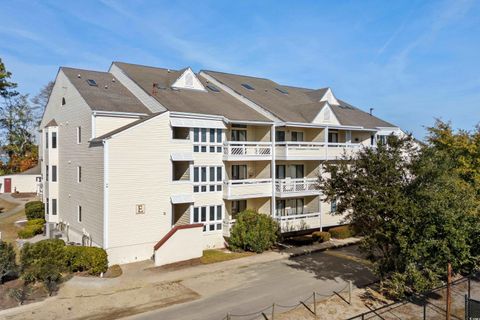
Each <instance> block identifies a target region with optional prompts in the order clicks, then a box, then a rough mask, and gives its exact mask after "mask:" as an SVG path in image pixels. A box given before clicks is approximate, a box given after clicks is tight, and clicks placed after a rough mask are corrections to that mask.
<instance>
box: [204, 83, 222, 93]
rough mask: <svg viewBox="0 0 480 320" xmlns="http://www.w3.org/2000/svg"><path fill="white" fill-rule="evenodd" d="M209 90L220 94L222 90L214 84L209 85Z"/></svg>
mask: <svg viewBox="0 0 480 320" xmlns="http://www.w3.org/2000/svg"><path fill="white" fill-rule="evenodd" d="M207 88H208V89H210V91H213V92H220V90H219V89H218V88H217V87H215V86H214V85H213V84H207Z"/></svg>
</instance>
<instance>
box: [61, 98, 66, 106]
mask: <svg viewBox="0 0 480 320" xmlns="http://www.w3.org/2000/svg"><path fill="white" fill-rule="evenodd" d="M66 104H67V102H66V101H65V97H63V98H62V106H64V105H66Z"/></svg>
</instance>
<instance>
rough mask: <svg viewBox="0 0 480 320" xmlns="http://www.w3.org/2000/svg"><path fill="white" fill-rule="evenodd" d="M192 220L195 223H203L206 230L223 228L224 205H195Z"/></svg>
mask: <svg viewBox="0 0 480 320" xmlns="http://www.w3.org/2000/svg"><path fill="white" fill-rule="evenodd" d="M192 220H193V221H192V222H193V223H203V231H204V232H209V231H219V230H222V221H223V210H222V206H221V205H216V206H205V207H194V208H193V217H192Z"/></svg>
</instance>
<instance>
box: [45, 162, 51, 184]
mask: <svg viewBox="0 0 480 320" xmlns="http://www.w3.org/2000/svg"><path fill="white" fill-rule="evenodd" d="M48 177H49V174H48V165H47V166H45V181H47V182H48V181H50V180H48Z"/></svg>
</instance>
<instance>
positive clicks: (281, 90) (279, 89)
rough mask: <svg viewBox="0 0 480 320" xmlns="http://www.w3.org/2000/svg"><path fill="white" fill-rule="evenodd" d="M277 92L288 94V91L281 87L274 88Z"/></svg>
mask: <svg viewBox="0 0 480 320" xmlns="http://www.w3.org/2000/svg"><path fill="white" fill-rule="evenodd" d="M275 89H276V90H277V91H278V92H280V93H283V94H288V91H287V90H285V89H282V88H278V87H277V88H275Z"/></svg>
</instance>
